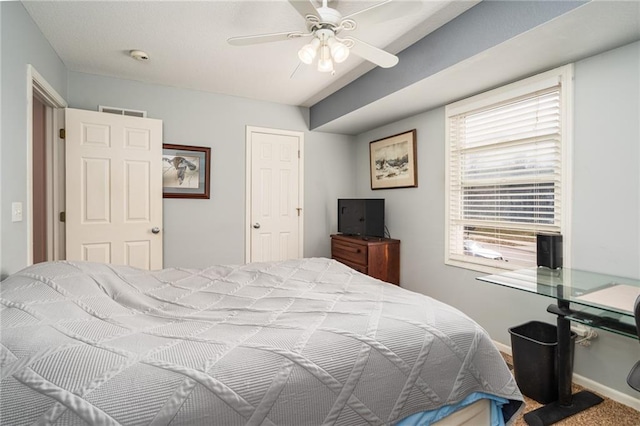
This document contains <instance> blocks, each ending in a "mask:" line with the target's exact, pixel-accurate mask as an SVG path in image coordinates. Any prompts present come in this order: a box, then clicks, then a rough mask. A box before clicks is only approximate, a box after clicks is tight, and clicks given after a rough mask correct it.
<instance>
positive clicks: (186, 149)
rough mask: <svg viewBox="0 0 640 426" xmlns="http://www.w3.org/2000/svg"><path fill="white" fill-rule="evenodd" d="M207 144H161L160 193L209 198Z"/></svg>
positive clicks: (173, 196) (163, 194)
mask: <svg viewBox="0 0 640 426" xmlns="http://www.w3.org/2000/svg"><path fill="white" fill-rule="evenodd" d="M210 164H211V148H207V147H202V146H189V145H173V144H163V145H162V197H163V198H206V199H208V198H209V188H210V182H209V176H210Z"/></svg>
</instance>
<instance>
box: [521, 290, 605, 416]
mask: <svg viewBox="0 0 640 426" xmlns="http://www.w3.org/2000/svg"><path fill="white" fill-rule="evenodd" d="M547 311H548V312H551V313H552V314H556V315H557V316H558V346H557V354H556V362H557V365H558V400H557V401H554V402H551V403H549V404H547V405H545V406H544V407H540V408H538V409H537V410H534V411H531V412H530V413H527V414H525V415H524V420H525V421H526V422H527V424H528V425H530V426H547V425H552V424H554V423H557V422H559V421H560V420H563V419H566V418H567V417H570V416H573V415H574V414H577V413H579V412H581V411H584V410H586V409H587V408H591V407H593V406H594V405H598V404H600V403H601V402H602V401H603V399H602V398H600V397H599V396H598V395H596V394H594V393H591V392H589V391H582V392H578V393H576V394H575V395H571V376H572V374H573V365H572V359H571V345H572V344H573V342H572V341H571V321H569V320H568V319H566V318H565V317H566V316H567V315H569V314H570V313H571V310H570V309H569V302H567V301H564V300H558V305H557V306H556V305H549V307H548V308H547Z"/></svg>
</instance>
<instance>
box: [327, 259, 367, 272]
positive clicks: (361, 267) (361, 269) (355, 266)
mask: <svg viewBox="0 0 640 426" xmlns="http://www.w3.org/2000/svg"><path fill="white" fill-rule="evenodd" d="M334 259H335V260H337V261H338V262H340V263H344V264H345V265H347V266H348V267H349V268H351V269H355V270H356V271H358V272H361V273H363V274H365V275H368V274H369V268H367V267H366V266H364V265H359V264H357V263H353V262H349V261H348V260H344V259H340V258H337V257H334Z"/></svg>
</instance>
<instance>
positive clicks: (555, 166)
mask: <svg viewBox="0 0 640 426" xmlns="http://www.w3.org/2000/svg"><path fill="white" fill-rule="evenodd" d="M559 81H561V79H559V78H555V79H551V84H549V83H548V82H549V80H548V79H547V80H546V82H545V84H542V85H541V84H540V82H539V81H538V82H536V84H534V85H531V88H529V91H528V90H527V85H526V82H524V84H518V85H517V90H515V91H513V93H517V95H515V96H509V92H508V91H506V95H505V91H502V92H500V94H499V95H498V96H495V97H494V99H491V96H485V97H484V98H485V101H484V102H483V103H484V105H481V106H478V102H469V104H468V105H469V107H470V108H464V104H463V107H462V108H460V107H459V106H456V108H451V109H450V110H449V109H448V113H447V119H448V123H447V124H448V143H449V153H448V154H449V155H448V176H447V177H448V191H447V192H448V200H447V202H448V217H447V219H448V223H447V230H448V235H447V239H448V244H447V246H448V247H447V251H448V253H446V254H447V260H448V261H454V262H456V261H457V262H466V263H473V264H479V265H487V266H493V267H501V268H508V269H513V268H522V267H527V266H535V264H536V244H535V235H536V233H538V232H557V233H561V232H562V207H563V185H562V183H563V182H562V180H563V179H562V177H563V161H562V160H563V159H562V155H563V154H562V153H563V149H562V144H563V129H562V125H563V111H562V103H563V98H562V85H561V84H560V83H559ZM541 86H542V87H541ZM462 102H464V101H462ZM462 102H461V103H462Z"/></svg>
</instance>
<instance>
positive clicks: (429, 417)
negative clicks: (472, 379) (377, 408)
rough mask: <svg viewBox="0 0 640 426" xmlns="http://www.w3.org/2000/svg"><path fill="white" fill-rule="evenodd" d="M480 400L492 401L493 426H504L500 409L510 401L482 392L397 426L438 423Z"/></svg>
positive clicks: (424, 413) (418, 415)
mask: <svg viewBox="0 0 640 426" xmlns="http://www.w3.org/2000/svg"><path fill="white" fill-rule="evenodd" d="M480 399H490V400H491V426H504V424H505V422H504V416H503V415H502V410H501V409H500V407H501V406H502V405H504V404H506V403H508V402H509V401H507V400H506V399H504V398H500V397H497V396H494V395H489V394H486V393H482V392H475V393H472V394H471V395H469V396H467V397H466V398H465V399H463V400H462V401H460V402H459V403H458V404H454V405H445V406H444V407H441V408H438V409H436V410H430V411H422V412H420V413H416V414H412V415H410V416H409V417H405V418H404V419H402V420H400V421H399V422H398V423H396V426H428V425H430V424H432V423H434V422H437V421H438V420H441V419H443V418H445V417H447V416H448V415H449V414H452V413H454V412H456V411H458V410H461V409H463V408H464V407H466V406H468V405H471V404H473V403H474V402H476V401H478V400H480Z"/></svg>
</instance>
